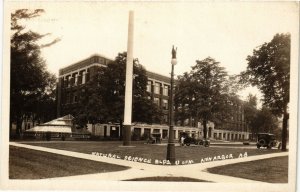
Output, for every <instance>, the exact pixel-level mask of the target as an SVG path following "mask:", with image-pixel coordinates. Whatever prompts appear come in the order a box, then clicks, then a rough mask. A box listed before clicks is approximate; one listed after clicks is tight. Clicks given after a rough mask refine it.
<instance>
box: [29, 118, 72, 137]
mask: <svg viewBox="0 0 300 192" xmlns="http://www.w3.org/2000/svg"><path fill="white" fill-rule="evenodd" d="M73 119H74V117H73V116H72V115H66V116H64V117H60V118H58V119H54V120H52V121H49V122H47V123H44V124H40V125H37V126H35V127H33V128H31V129H28V130H26V132H54V133H72V120H73Z"/></svg>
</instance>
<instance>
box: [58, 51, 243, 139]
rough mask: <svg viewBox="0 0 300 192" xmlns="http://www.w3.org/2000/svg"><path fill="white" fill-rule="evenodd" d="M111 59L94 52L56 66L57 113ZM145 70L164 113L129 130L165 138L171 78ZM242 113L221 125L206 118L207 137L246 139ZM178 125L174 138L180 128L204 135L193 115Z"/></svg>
mask: <svg viewBox="0 0 300 192" xmlns="http://www.w3.org/2000/svg"><path fill="white" fill-rule="evenodd" d="M111 61H112V59H108V58H107V57H104V56H101V55H98V54H95V55H92V56H90V57H89V58H86V59H84V60H81V61H79V62H76V63H74V64H71V65H69V66H67V67H64V68H62V69H60V70H59V78H58V84H57V115H58V116H63V115H66V114H69V113H70V111H72V109H76V107H77V106H78V105H77V103H78V98H79V95H80V93H81V89H82V88H83V87H84V86H85V84H86V82H88V81H89V80H90V79H91V78H92V77H93V76H94V75H95V74H96V73H97V70H99V68H100V67H106V66H107V64H108V63H109V62H111ZM146 74H147V77H148V85H147V91H148V92H149V93H150V97H149V99H151V100H152V101H153V102H154V103H155V104H156V105H158V106H159V107H160V108H161V109H162V111H163V116H162V118H161V122H160V124H152V125H148V124H135V125H134V126H132V132H133V133H134V135H135V136H136V137H138V138H141V137H142V136H143V135H150V134H152V133H161V138H162V139H166V138H167V137H168V135H169V134H168V130H169V127H168V121H169V111H168V110H169V107H170V106H169V96H170V78H169V77H166V76H163V75H160V74H157V73H153V72H150V71H147V72H146ZM242 117H243V110H241V109H239V110H237V114H236V117H234V118H233V119H232V122H226V123H225V124H222V125H221V126H219V125H218V126H215V125H214V123H213V122H208V125H207V126H208V138H211V139H223V140H239V139H248V137H249V134H248V133H247V132H246V130H245V128H244V124H243V123H242V122H243V118H242ZM192 121H193V122H192ZM177 125H178V124H177ZM177 125H175V127H174V137H175V138H176V139H178V138H179V137H180V133H181V132H187V133H188V134H189V135H190V136H194V137H202V136H203V130H202V127H203V126H202V125H201V124H200V123H199V124H198V123H196V122H195V121H194V120H193V119H187V120H186V123H184V126H177ZM240 125H243V126H240ZM88 130H89V131H90V132H92V134H94V135H96V136H101V137H115V138H118V137H120V135H121V134H120V131H121V129H120V128H119V125H118V124H111V123H110V124H95V125H92V124H89V125H88Z"/></svg>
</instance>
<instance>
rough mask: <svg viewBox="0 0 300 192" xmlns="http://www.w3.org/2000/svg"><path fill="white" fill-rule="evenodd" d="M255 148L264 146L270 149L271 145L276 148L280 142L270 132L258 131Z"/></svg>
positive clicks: (279, 146) (279, 145)
mask: <svg viewBox="0 0 300 192" xmlns="http://www.w3.org/2000/svg"><path fill="white" fill-rule="evenodd" d="M256 146H257V148H258V149H259V148H261V147H266V148H268V149H271V148H272V147H276V148H278V149H280V148H281V142H279V141H277V140H276V139H275V135H274V134H271V133H258V134H257V143H256Z"/></svg>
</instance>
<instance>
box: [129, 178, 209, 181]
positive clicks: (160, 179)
mask: <svg viewBox="0 0 300 192" xmlns="http://www.w3.org/2000/svg"><path fill="white" fill-rule="evenodd" d="M125 181H169V182H172V181H177V182H178V181H179V182H208V181H204V180H201V179H194V178H189V177H143V178H136V179H130V180H125Z"/></svg>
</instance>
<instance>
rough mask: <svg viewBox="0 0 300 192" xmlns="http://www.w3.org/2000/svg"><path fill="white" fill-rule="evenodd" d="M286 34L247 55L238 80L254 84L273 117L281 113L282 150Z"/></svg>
mask: <svg viewBox="0 0 300 192" xmlns="http://www.w3.org/2000/svg"><path fill="white" fill-rule="evenodd" d="M290 44H291V37H290V34H276V35H275V36H274V37H273V39H272V40H271V42H269V43H264V44H262V45H261V46H260V47H258V48H257V49H255V50H253V55H252V56H248V57H247V61H248V66H247V70H246V71H244V72H242V73H241V77H242V82H244V83H250V84H252V85H253V86H257V87H258V88H259V89H260V91H261V92H262V93H263V95H264V99H263V104H264V105H265V106H267V107H269V108H270V109H271V111H272V113H273V114H274V115H276V116H283V122H282V150H283V151H285V150H286V141H287V122H288V119H289V113H288V104H289V95H290V94H289V91H290Z"/></svg>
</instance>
